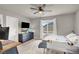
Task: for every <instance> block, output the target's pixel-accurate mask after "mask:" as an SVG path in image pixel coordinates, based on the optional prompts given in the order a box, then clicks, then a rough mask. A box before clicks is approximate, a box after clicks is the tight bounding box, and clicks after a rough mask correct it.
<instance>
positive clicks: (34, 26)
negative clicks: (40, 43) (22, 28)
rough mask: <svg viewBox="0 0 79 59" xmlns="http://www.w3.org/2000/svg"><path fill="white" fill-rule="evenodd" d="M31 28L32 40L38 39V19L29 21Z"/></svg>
mask: <svg viewBox="0 0 79 59" xmlns="http://www.w3.org/2000/svg"><path fill="white" fill-rule="evenodd" d="M30 21H31V28H32V29H33V31H34V38H35V39H40V20H39V19H31V20H30Z"/></svg>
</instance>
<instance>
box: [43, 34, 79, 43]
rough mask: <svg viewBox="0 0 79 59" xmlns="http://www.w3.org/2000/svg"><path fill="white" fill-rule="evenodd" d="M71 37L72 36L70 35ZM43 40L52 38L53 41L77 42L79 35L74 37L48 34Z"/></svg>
mask: <svg viewBox="0 0 79 59" xmlns="http://www.w3.org/2000/svg"><path fill="white" fill-rule="evenodd" d="M70 37H71V36H70ZM43 40H52V41H58V42H70V43H71V42H72V43H74V44H75V43H77V42H78V41H79V36H76V38H73V36H72V39H70V38H68V36H67V37H66V36H62V35H53V34H51V35H48V36H46V37H45V38H44V39H43Z"/></svg>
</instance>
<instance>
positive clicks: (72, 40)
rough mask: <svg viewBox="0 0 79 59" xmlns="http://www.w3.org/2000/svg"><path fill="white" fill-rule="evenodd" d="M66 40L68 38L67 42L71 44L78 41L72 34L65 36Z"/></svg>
mask: <svg viewBox="0 0 79 59" xmlns="http://www.w3.org/2000/svg"><path fill="white" fill-rule="evenodd" d="M66 38H68V40H69V41H70V42H72V43H75V42H77V41H78V36H77V35H76V34H74V33H70V34H68V35H67V36H66Z"/></svg>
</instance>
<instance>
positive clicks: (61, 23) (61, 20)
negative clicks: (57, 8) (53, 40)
mask: <svg viewBox="0 0 79 59" xmlns="http://www.w3.org/2000/svg"><path fill="white" fill-rule="evenodd" d="M53 18H56V23H57V34H59V35H67V34H69V33H71V32H72V31H73V29H74V19H75V14H74V13H70V14H64V15H58V16H54V17H45V18H35V19H30V20H31V26H32V27H33V29H34V30H35V33H34V34H35V39H40V20H48V19H49V20H52V19H53Z"/></svg>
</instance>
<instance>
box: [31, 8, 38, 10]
mask: <svg viewBox="0 0 79 59" xmlns="http://www.w3.org/2000/svg"><path fill="white" fill-rule="evenodd" d="M30 9H32V10H38V9H36V8H30Z"/></svg>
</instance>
